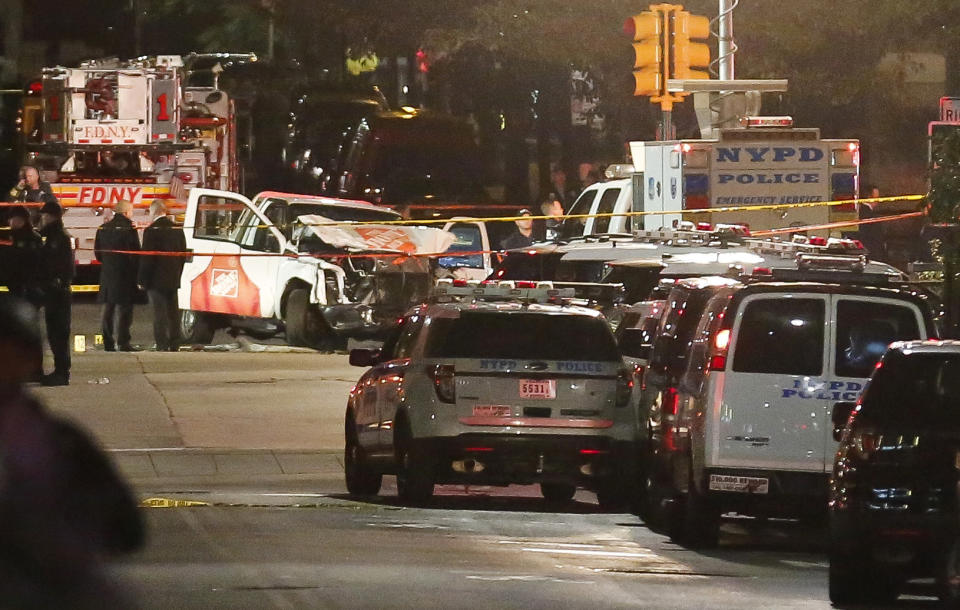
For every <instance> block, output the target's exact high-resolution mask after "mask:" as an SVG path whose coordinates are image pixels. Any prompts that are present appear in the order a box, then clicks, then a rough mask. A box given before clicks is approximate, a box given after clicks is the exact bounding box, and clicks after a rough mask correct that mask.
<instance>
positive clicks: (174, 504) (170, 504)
mask: <svg viewBox="0 0 960 610" xmlns="http://www.w3.org/2000/svg"><path fill="white" fill-rule="evenodd" d="M193 506H211V504H210V503H209V502H200V501H198V500H173V499H170V498H146V499H144V500H140V508H184V507H193Z"/></svg>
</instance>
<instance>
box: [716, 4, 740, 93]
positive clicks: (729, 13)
mask: <svg viewBox="0 0 960 610" xmlns="http://www.w3.org/2000/svg"><path fill="white" fill-rule="evenodd" d="M739 1H740V0H720V9H719V12H718V13H717V39H718V41H719V49H718V51H719V55H720V57H718V58H717V62H718V63H717V68H718V71H719V74H718V77H719V79H720V80H733V79H734V78H736V76H734V72H735V70H734V54H735V53H736V52H737V45H736V44H734V42H733V9H735V8H737V4H739Z"/></svg>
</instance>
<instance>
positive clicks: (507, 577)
mask: <svg viewBox="0 0 960 610" xmlns="http://www.w3.org/2000/svg"><path fill="white" fill-rule="evenodd" d="M467 580H481V581H484V582H552V583H558V584H568V585H595V584H597V583H596V582H594V581H592V580H572V579H569V578H553V577H550V576H536V575H529V576H516V575H504V576H481V575H468V576H467Z"/></svg>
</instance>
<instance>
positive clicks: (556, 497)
mask: <svg viewBox="0 0 960 610" xmlns="http://www.w3.org/2000/svg"><path fill="white" fill-rule="evenodd" d="M540 493H541V495H543V498H544V499H545V500H546V501H547V502H551V503H556V504H560V503H562V502H569V501H570V500H572V499H573V494H575V493H577V487H576V485H570V484H569V483H540Z"/></svg>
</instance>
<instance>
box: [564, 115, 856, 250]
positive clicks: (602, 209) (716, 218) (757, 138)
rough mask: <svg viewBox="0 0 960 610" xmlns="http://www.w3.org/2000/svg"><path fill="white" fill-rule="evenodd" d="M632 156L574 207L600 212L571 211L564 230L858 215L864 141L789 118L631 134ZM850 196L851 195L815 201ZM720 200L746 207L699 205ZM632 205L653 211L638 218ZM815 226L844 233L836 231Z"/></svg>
mask: <svg viewBox="0 0 960 610" xmlns="http://www.w3.org/2000/svg"><path fill="white" fill-rule="evenodd" d="M630 154H631V157H632V160H633V165H614V166H610V167H609V168H608V169H607V172H606V177H607V178H609V179H610V180H609V181H607V182H600V183H597V184H594V185H591V186H590V187H588V188H587V189H586V190H585V191H584V192H583V193H582V194H581V196H580V197H579V198H578V199H577V200H576V201H575V202H574V204H573V205H572V206H571V209H569V210H567V213H568V214H570V215H580V214H600V216H596V217H591V218H586V219H582V218H571V219H568V220H567V221H565V225H564V227H563V230H562V234H563V237H565V238H572V237H579V236H581V235H598V234H629V233H632V232H634V231H635V230H639V229H646V230H657V229H660V228H663V227H666V228H669V227H671V226H675V224H674V221H680V220H691V221H695V222H709V223H725V224H743V225H747V226H749V227H750V229H752V230H758V229H772V228H784V227H790V226H820V225H824V224H827V223H831V222H840V221H849V220H854V219H855V218H856V208H855V204H854V202H853V200H855V199H857V198H858V197H859V182H860V178H859V176H860V143H859V141H858V140H853V139H823V138H821V137H820V130H819V129H816V128H798V127H793V120H792V119H791V118H790V117H749V118H746V119H744V120H743V121H742V126H741V127H736V128H729V129H722V130H720V133H719V136H718V137H717V138H716V139H712V140H674V141H668V142H631V143H630ZM843 200H850V203H849V204H847V203H844V204H840V205H832V206H826V205H817V204H818V203H820V202H827V201H843ZM784 204H800V205H796V207H785V206H784ZM803 204H807V205H803ZM770 206H780V207H770ZM714 208H746V209H742V210H737V211H730V212H722V213H705V212H703V211H702V210H710V209H714ZM694 210H698V211H697V212H693V213H690V212H692V211H694ZM629 211H633V212H648V213H649V212H653V213H649V214H644V215H636V216H632V217H631V216H628V215H626V212H629ZM684 212H687V213H686V214H685V213H684ZM620 213H624V214H625V215H623V216H620V215H617V214H620ZM604 214H608V215H606V216H605V215H604ZM609 214H614V215H612V216H611V215H609ZM813 233H815V234H817V235H822V236H823V237H828V236H831V235H832V236H836V237H839V236H840V234H839V231H838V230H833V232H832V233H831V232H830V231H828V230H826V229H824V230H821V231H814V232H813Z"/></svg>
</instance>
